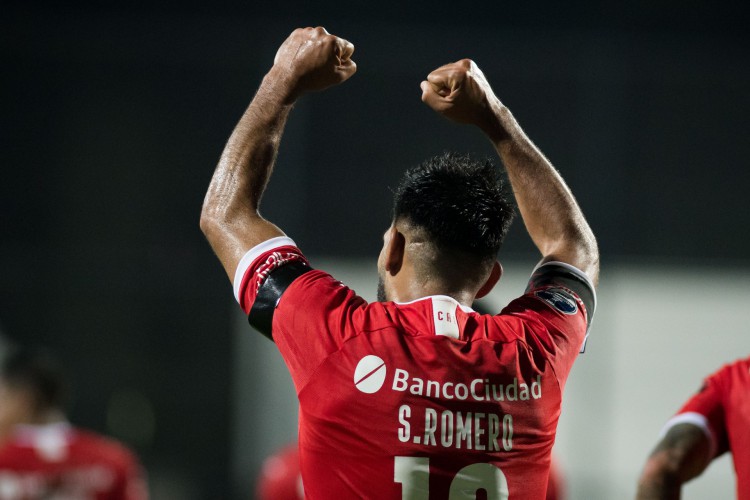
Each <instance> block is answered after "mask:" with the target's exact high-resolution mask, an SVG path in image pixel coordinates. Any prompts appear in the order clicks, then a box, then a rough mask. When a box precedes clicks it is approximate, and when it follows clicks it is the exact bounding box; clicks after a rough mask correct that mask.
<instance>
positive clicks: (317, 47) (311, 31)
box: [273, 27, 357, 98]
mask: <svg viewBox="0 0 750 500" xmlns="http://www.w3.org/2000/svg"><path fill="white" fill-rule="evenodd" d="M353 52H354V45H352V44H351V43H350V42H348V41H347V40H344V39H343V38H339V37H337V36H335V35H331V34H329V33H328V32H327V31H326V30H325V28H322V27H317V28H298V29H296V30H294V31H293V32H292V34H291V35H289V37H288V38H287V39H286V40H285V41H284V43H283V44H281V47H279V50H278V52H276V57H275V58H274V67H273V69H274V70H275V71H278V72H280V73H281V75H282V78H283V79H284V80H285V81H286V82H287V83H288V85H290V86H291V88H290V92H291V95H292V97H293V98H296V97H299V96H300V95H302V94H304V93H306V92H313V91H316V90H323V89H325V88H327V87H330V86H332V85H336V84H339V83H341V82H343V81H344V80H347V79H348V78H349V77H350V76H352V75H353V74H354V72H355V71H357V65H356V64H355V63H354V61H352V59H351V57H352V53H353Z"/></svg>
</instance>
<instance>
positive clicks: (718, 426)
mask: <svg viewBox="0 0 750 500" xmlns="http://www.w3.org/2000/svg"><path fill="white" fill-rule="evenodd" d="M680 423H691V424H694V425H697V426H698V427H700V428H701V429H703V431H704V432H705V433H706V435H707V436H708V438H709V440H710V441H711V447H712V448H711V450H712V451H711V453H712V457H714V458H715V457H718V456H719V455H721V454H723V453H725V452H727V451H730V452H731V453H732V459H733V460H734V470H735V473H736V474H737V499H738V500H750V358H745V359H741V360H739V361H736V362H734V363H732V364H729V365H725V366H724V367H722V368H721V369H720V370H719V371H717V372H716V373H714V374H713V375H711V376H709V377H708V378H706V380H705V381H704V384H703V387H702V388H701V390H700V391H699V392H698V393H697V394H696V395H695V396H693V397H692V398H691V399H690V400H689V401H688V402H687V403H685V406H683V407H682V409H680V411H679V412H678V413H677V415H676V416H674V417H672V419H671V420H670V421H669V422H667V426H666V429H665V432H666V430H668V429H669V428H670V427H672V426H674V425H677V424H680Z"/></svg>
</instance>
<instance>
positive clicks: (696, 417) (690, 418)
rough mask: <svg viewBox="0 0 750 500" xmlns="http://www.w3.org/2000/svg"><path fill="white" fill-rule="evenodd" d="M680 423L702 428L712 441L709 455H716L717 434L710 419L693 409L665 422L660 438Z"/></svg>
mask: <svg viewBox="0 0 750 500" xmlns="http://www.w3.org/2000/svg"><path fill="white" fill-rule="evenodd" d="M679 424H691V425H694V426H696V427H698V428H699V429H700V430H702V431H703V433H704V434H705V435H706V437H707V438H708V441H709V442H710V443H711V445H710V450H709V453H710V455H709V456H710V457H711V458H713V457H714V456H715V455H716V447H717V446H718V445H717V444H716V436H714V433H713V431H712V430H711V427H710V426H709V425H708V419H707V418H706V417H705V416H704V415H701V414H700V413H696V412H693V411H688V412H685V413H680V414H679V415H675V416H674V417H672V418H670V419H669V420H667V423H666V424H664V428H663V429H662V431H661V434H659V439H661V438H663V437H664V436H666V435H667V432H669V429H671V428H672V427H674V426H675V425H679Z"/></svg>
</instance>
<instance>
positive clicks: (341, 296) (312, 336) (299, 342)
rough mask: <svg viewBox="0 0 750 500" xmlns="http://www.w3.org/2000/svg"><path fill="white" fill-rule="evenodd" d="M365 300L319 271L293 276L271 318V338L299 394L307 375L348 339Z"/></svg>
mask: <svg viewBox="0 0 750 500" xmlns="http://www.w3.org/2000/svg"><path fill="white" fill-rule="evenodd" d="M365 305H366V302H365V300H364V299H362V298H361V297H359V296H357V295H356V294H355V293H354V291H352V290H351V289H349V288H348V287H346V286H344V285H343V284H342V283H341V282H340V281H337V280H335V279H334V278H333V277H332V276H331V275H329V274H327V273H324V272H322V271H311V272H309V273H306V274H304V275H303V276H301V277H299V278H297V279H296V280H295V281H294V283H293V284H292V285H291V286H290V287H289V288H288V289H287V290H286V293H284V295H283V296H282V297H281V300H280V301H279V304H278V306H277V308H276V313H275V315H274V319H273V335H274V341H275V342H276V345H277V346H278V348H279V351H280V352H281V355H282V356H283V357H284V361H285V362H286V364H287V366H288V368H289V372H290V373H291V375H292V379H293V380H294V384H295V386H296V387H297V392H298V393H299V392H300V391H301V390H302V388H303V387H304V386H305V385H306V384H307V382H308V380H309V379H310V376H311V375H312V373H313V372H314V371H315V369H316V368H318V366H320V364H321V363H322V362H323V361H325V359H326V358H327V357H328V356H330V355H331V354H333V353H335V352H336V351H338V350H339V349H340V348H341V346H342V345H343V344H344V342H346V341H347V340H348V339H349V338H352V337H353V336H355V335H357V333H358V332H357V330H356V329H355V326H354V325H355V324H356V322H357V320H356V316H357V315H358V314H361V313H362V310H363V308H364V306H365Z"/></svg>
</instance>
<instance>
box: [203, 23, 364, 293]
mask: <svg viewBox="0 0 750 500" xmlns="http://www.w3.org/2000/svg"><path fill="white" fill-rule="evenodd" d="M353 51H354V46H353V45H352V44H351V43H349V42H348V41H346V40H344V39H342V38H339V37H336V36H334V35H331V34H329V33H328V32H327V31H326V30H325V29H324V28H322V27H318V28H301V29H297V30H295V31H294V32H293V33H292V34H291V35H289V37H288V38H287V39H286V40H285V41H284V43H283V44H282V45H281V47H279V50H278V52H277V53H276V57H275V59H274V64H273V66H272V67H271V69H270V70H269V71H268V73H267V74H266V76H265V77H264V78H263V81H262V83H261V85H260V87H259V88H258V91H257V93H256V94H255V97H254V98H253V100H252V102H251V103H250V106H249V107H248V108H247V110H246V111H245V113H244V114H243V115H242V118H240V121H239V123H238V124H237V126H236V127H235V129H234V132H232V135H231V136H230V137H229V140H228V141H227V144H226V146H225V148H224V151H223V152H222V155H221V159H220V160H219V164H218V165H217V167H216V170H215V171H214V175H213V178H212V179H211V183H210V185H209V187H208V191H207V193H206V197H205V199H204V202H203V210H202V212H201V219H200V226H201V230H202V231H203V233H204V234H205V235H206V238H207V239H208V241H209V243H210V244H211V247H212V248H213V250H214V252H215V253H216V256H217V257H218V258H219V260H220V261H221V263H222V265H223V266H224V269H225V271H226V273H227V275H228V276H229V279H230V280H231V281H232V282H233V283H234V281H236V279H237V277H236V270H237V267H238V264H239V263H240V261H241V259H242V258H243V256H245V255H247V254H248V251H249V250H251V249H253V248H256V247H258V245H260V244H261V243H264V242H266V241H268V240H271V239H274V238H278V237H283V236H284V233H283V232H282V231H281V230H280V229H279V228H278V227H276V226H275V225H274V224H272V223H271V222H269V221H267V220H265V219H264V218H263V217H261V215H260V212H259V206H260V201H261V198H262V196H263V192H264V191H265V189H266V184H267V183H268V180H269V178H270V176H271V173H272V171H273V166H274V163H275V161H276V154H277V152H278V149H279V143H280V141H281V136H282V134H283V132H284V127H285V125H286V120H287V117H288V115H289V112H290V111H291V109H292V107H293V105H294V103H295V102H296V101H297V99H298V98H299V97H300V96H302V95H303V94H306V93H309V92H313V91H317V90H323V89H325V88H327V87H330V86H332V85H336V84H338V83H341V82H343V81H345V80H347V79H348V78H349V77H350V76H352V75H353V74H354V72H355V71H356V69H357V66H356V64H355V63H354V61H353V60H352V59H351V55H352V52H353ZM238 278H239V279H241V278H242V276H239V277H238ZM235 286H236V284H235Z"/></svg>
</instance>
